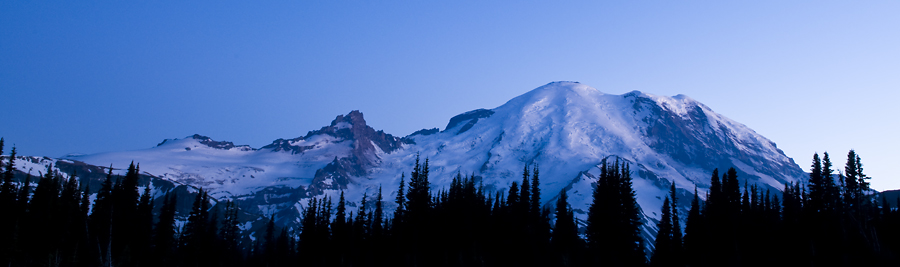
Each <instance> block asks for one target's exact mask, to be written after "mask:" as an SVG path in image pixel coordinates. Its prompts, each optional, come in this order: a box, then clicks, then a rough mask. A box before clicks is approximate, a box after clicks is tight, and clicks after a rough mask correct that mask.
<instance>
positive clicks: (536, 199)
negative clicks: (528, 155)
mask: <svg viewBox="0 0 900 267" xmlns="http://www.w3.org/2000/svg"><path fill="white" fill-rule="evenodd" d="M533 171H534V173H533V174H532V175H531V214H532V215H533V216H535V217H538V216H539V215H540V214H541V187H540V185H541V181H540V178H539V176H538V175H539V174H540V173H539V171H538V165H537V164H534V169H533Z"/></svg>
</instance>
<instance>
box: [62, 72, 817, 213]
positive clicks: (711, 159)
mask: <svg viewBox="0 0 900 267" xmlns="http://www.w3.org/2000/svg"><path fill="white" fill-rule="evenodd" d="M417 156H418V157H420V158H421V159H422V160H424V159H426V158H427V159H428V160H429V167H430V176H429V177H430V179H431V181H430V182H431V185H432V188H433V189H435V190H439V189H441V188H447V187H448V186H449V184H450V182H451V180H452V178H453V177H454V176H455V175H456V174H457V173H465V174H472V175H474V176H475V178H476V179H477V180H478V181H479V182H480V183H482V184H483V185H484V188H485V190H488V191H491V192H505V191H506V190H507V188H508V187H509V185H510V183H512V181H518V180H519V179H520V178H521V174H522V173H521V172H522V169H523V167H524V166H526V165H527V166H529V167H534V166H539V168H540V173H541V182H542V184H541V187H542V188H541V189H542V190H541V192H542V194H543V195H542V200H543V202H544V203H545V204H546V203H550V202H551V201H553V200H554V199H555V197H556V196H557V194H558V193H559V192H560V191H563V190H565V191H567V192H568V195H569V202H570V203H571V204H572V207H573V208H574V210H575V212H576V216H578V217H580V218H581V219H584V218H585V217H586V212H585V211H586V210H587V207H588V205H589V204H590V200H591V193H592V192H593V186H594V182H596V180H597V175H598V173H599V168H598V165H599V164H600V163H601V162H602V161H603V160H605V159H615V160H619V161H624V162H628V163H630V164H631V170H632V171H633V174H632V177H633V178H634V187H635V191H636V192H637V195H638V203H639V204H640V205H641V206H642V207H643V210H644V211H645V213H644V215H645V216H646V218H652V219H658V218H659V215H658V214H656V213H654V212H650V211H656V210H659V207H660V206H661V205H662V200H661V198H662V196H664V195H665V194H666V192H667V190H668V188H669V186H670V185H671V184H672V183H675V185H676V186H677V187H678V188H679V192H680V193H681V194H682V195H685V197H687V196H688V195H690V194H691V193H692V192H693V188H694V186H695V185H696V186H698V187H699V188H700V189H701V190H703V189H705V188H708V187H709V185H708V183H709V176H710V173H711V171H712V170H713V169H715V168H720V169H727V168H730V167H734V168H735V169H737V171H738V175H739V179H740V180H741V181H746V182H749V183H751V184H759V185H761V186H764V187H771V188H776V189H777V188H780V187H781V185H782V184H783V183H785V182H793V181H798V180H799V179H802V178H803V177H804V173H803V171H802V170H801V169H800V168H799V166H797V164H796V163H794V161H793V160H792V159H790V158H788V157H787V156H786V155H784V153H783V152H782V151H781V150H779V149H778V148H777V147H776V146H775V143H773V142H772V141H770V140H768V139H766V138H765V137H763V136H761V135H759V134H757V133H756V132H754V131H753V130H751V129H749V128H748V127H746V126H744V125H743V124H740V123H738V122H735V121H732V120H730V119H728V118H726V117H724V116H722V115H719V114H717V113H715V112H713V111H712V110H711V109H710V108H709V107H707V106H705V105H703V104H701V103H699V102H697V101H695V100H693V99H691V98H689V97H687V96H684V95H677V96H673V97H667V96H656V95H651V94H647V93H643V92H639V91H633V92H629V93H626V94H622V95H612V94H604V93H602V92H600V91H599V90H597V89H594V88H592V87H590V86H587V85H584V84H580V83H577V82H553V83H549V84H547V85H544V86H541V87H538V88H537V89H534V90H531V91H529V92H527V93H525V94H523V95H520V96H518V97H516V98H513V99H512V100H510V101H508V102H507V103H505V104H503V105H501V106H499V107H497V108H494V109H477V110H473V111H469V112H465V113H462V114H460V115H457V116H454V117H453V118H451V119H450V120H449V122H448V123H447V126H446V128H445V129H443V130H441V131H438V130H437V129H432V130H423V131H419V132H416V133H415V134H412V135H410V136H407V137H403V138H400V137H396V136H393V135H391V134H387V133H384V132H383V131H376V130H375V128H373V127H371V126H369V125H367V124H366V121H365V119H364V118H363V115H362V113H361V112H359V111H351V112H350V113H348V114H346V115H339V116H337V117H336V118H335V119H334V121H332V123H331V125H329V126H325V127H322V128H321V129H319V130H315V131H310V132H309V133H307V134H306V135H305V136H303V137H297V138H292V139H278V140H275V141H273V142H272V144H270V145H267V146H264V147H262V148H259V149H253V148H249V147H246V146H234V145H233V144H232V143H231V142H221V141H214V140H212V139H211V138H209V137H205V136H199V135H194V136H191V137H188V138H185V139H176V140H167V141H164V142H163V143H161V144H160V145H159V146H157V147H154V148H150V149H145V150H138V151H128V152H113V153H103V154H95V155H84V156H73V157H70V159H72V160H78V161H83V162H86V163H89V164H93V165H98V166H108V165H109V164H110V163H112V164H113V165H115V166H127V165H128V163H129V162H130V161H132V160H134V161H135V162H140V164H141V165H140V166H141V171H142V172H145V173H146V174H148V175H152V176H154V177H157V178H159V179H164V180H168V181H172V182H174V183H177V184H182V185H189V186H193V187H203V188H205V189H207V190H209V191H210V192H211V194H212V196H214V197H216V198H219V199H222V198H230V199H234V200H236V201H237V202H238V203H239V205H240V206H241V207H242V209H244V211H245V212H248V213H250V214H254V215H256V217H254V218H258V219H260V218H267V217H268V216H270V215H271V214H277V216H276V217H277V218H279V220H278V222H279V223H280V224H282V225H285V226H288V227H297V225H296V222H297V221H298V220H297V218H299V216H300V209H301V208H302V204H301V203H305V202H301V201H302V200H303V199H306V198H309V197H315V196H321V195H327V196H331V197H332V198H333V199H336V198H337V196H338V195H339V194H340V192H341V191H343V192H344V193H345V194H346V196H345V197H346V198H347V199H348V200H351V201H359V200H360V199H361V198H362V196H363V194H364V193H368V194H367V195H368V196H373V195H374V192H375V191H377V190H378V188H383V190H384V191H385V197H384V198H385V199H392V198H393V197H395V195H396V188H397V186H398V184H399V183H400V177H401V174H402V173H407V174H408V173H409V172H410V171H411V170H412V166H413V165H414V163H415V160H416V157H417ZM370 203H371V202H370ZM679 203H681V204H686V203H688V201H681V202H679ZM386 205H387V206H386V208H389V209H390V208H392V207H391V206H390V205H392V203H391V202H387V203H386ZM648 225H649V224H648Z"/></svg>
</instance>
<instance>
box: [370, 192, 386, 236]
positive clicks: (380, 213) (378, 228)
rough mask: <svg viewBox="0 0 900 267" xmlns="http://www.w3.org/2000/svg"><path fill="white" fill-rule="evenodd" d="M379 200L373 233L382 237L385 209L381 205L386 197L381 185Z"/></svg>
mask: <svg viewBox="0 0 900 267" xmlns="http://www.w3.org/2000/svg"><path fill="white" fill-rule="evenodd" d="M377 198H378V200H377V201H375V213H374V215H373V216H374V219H373V221H372V235H373V236H374V237H376V238H380V237H381V235H382V234H383V231H384V210H383V209H382V207H381V202H382V200H383V199H384V198H383V197H382V195H381V186H379V187H378V197H377Z"/></svg>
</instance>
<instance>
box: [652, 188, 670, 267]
mask: <svg viewBox="0 0 900 267" xmlns="http://www.w3.org/2000/svg"><path fill="white" fill-rule="evenodd" d="M656 228H657V229H658V230H657V232H656V245H655V246H654V247H655V248H656V249H655V250H654V252H653V256H651V258H650V265H651V266H674V265H675V262H674V260H673V257H674V256H675V255H674V251H673V248H674V244H673V242H672V236H673V234H672V212H671V207H670V206H669V197H668V196H667V197H666V198H665V200H663V206H662V218H661V219H660V220H659V222H658V223H656Z"/></svg>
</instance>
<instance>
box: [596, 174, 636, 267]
mask: <svg viewBox="0 0 900 267" xmlns="http://www.w3.org/2000/svg"><path fill="white" fill-rule="evenodd" d="M639 214H640V207H638V205H637V201H636V199H635V193H634V190H633V189H632V182H631V170H630V167H629V166H628V164H625V163H623V164H621V165H620V164H619V161H618V160H616V162H615V164H613V166H608V165H607V163H606V161H605V160H604V161H603V162H602V163H601V172H600V178H599V179H598V181H597V187H596V188H595V190H594V200H593V203H592V204H591V207H590V208H589V210H588V221H587V237H588V246H589V248H590V249H591V250H592V251H593V253H594V254H595V255H596V257H598V258H597V260H598V261H602V262H603V263H607V264H610V265H613V266H641V265H644V264H645V263H646V257H645V255H644V248H643V247H644V245H643V238H642V237H641V231H640V227H641V224H642V223H641V220H640V217H639Z"/></svg>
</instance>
